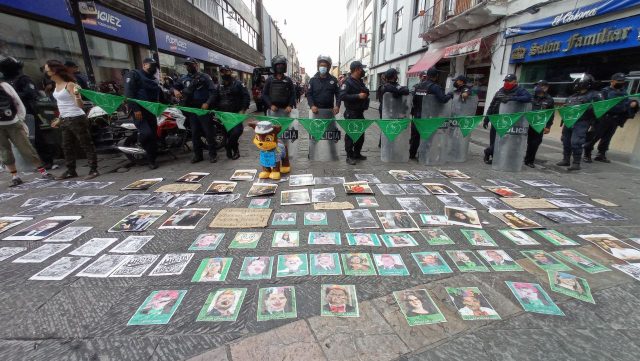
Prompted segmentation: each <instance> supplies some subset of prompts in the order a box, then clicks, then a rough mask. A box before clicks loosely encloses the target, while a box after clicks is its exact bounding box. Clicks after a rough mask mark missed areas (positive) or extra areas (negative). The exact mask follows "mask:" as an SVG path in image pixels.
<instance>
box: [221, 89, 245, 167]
mask: <svg viewBox="0 0 640 361" xmlns="http://www.w3.org/2000/svg"><path fill="white" fill-rule="evenodd" d="M250 102H251V98H250V95H249V91H248V90H247V87H245V86H244V84H243V83H242V82H241V81H239V80H232V81H231V82H230V83H228V84H227V83H225V82H224V81H222V82H220V84H219V85H218V87H217V88H216V90H215V92H214V101H213V108H214V109H215V110H218V111H221V112H229V113H239V112H240V111H243V110H247V109H248V108H249V103H250ZM243 128H244V125H243V124H242V123H240V124H238V125H236V126H235V127H233V128H231V129H230V130H229V131H228V132H227V144H226V145H225V148H226V149H227V155H229V156H231V155H232V153H235V154H238V155H239V154H240V152H239V149H238V148H239V144H238V139H240V136H241V135H242V132H243V130H244V129H243Z"/></svg>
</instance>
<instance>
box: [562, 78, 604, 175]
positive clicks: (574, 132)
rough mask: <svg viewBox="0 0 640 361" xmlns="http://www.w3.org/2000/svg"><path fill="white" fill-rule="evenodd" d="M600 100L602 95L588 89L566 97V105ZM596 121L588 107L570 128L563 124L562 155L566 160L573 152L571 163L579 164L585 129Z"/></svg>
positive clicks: (585, 133) (585, 135)
mask: <svg viewBox="0 0 640 361" xmlns="http://www.w3.org/2000/svg"><path fill="white" fill-rule="evenodd" d="M599 100H602V96H601V95H600V93H598V92H597V91H595V90H588V91H587V92H586V93H582V94H581V93H575V94H573V95H571V96H570V97H569V98H567V102H566V105H578V104H585V103H591V102H597V101H599ZM595 121H596V115H595V114H594V113H593V109H592V108H591V107H589V108H588V109H587V111H586V112H584V114H582V116H581V117H580V119H578V121H577V122H576V123H575V124H574V125H573V127H572V128H567V126H566V125H565V126H564V127H563V128H562V155H563V158H564V160H566V161H568V160H569V157H570V156H571V155H572V154H573V163H576V164H580V161H581V160H582V147H583V146H584V143H585V141H586V137H587V130H588V129H589V127H590V126H592V125H593V124H594V122H595Z"/></svg>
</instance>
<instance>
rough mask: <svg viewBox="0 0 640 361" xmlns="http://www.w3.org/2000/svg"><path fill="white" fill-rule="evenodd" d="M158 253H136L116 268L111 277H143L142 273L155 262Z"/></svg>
mask: <svg viewBox="0 0 640 361" xmlns="http://www.w3.org/2000/svg"><path fill="white" fill-rule="evenodd" d="M158 257H159V255H157V254H135V255H132V256H131V257H129V259H128V260H127V261H126V262H125V263H123V264H122V265H121V266H120V267H118V268H116V270H115V271H113V273H111V274H110V275H109V277H142V275H143V274H144V273H145V272H146V271H147V270H148V269H149V268H150V267H151V266H152V265H153V264H154V263H155V261H156V260H157V259H158Z"/></svg>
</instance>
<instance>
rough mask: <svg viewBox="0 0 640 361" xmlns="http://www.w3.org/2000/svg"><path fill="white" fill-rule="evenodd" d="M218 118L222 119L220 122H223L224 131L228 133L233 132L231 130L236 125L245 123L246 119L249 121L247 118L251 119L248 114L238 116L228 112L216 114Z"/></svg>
mask: <svg viewBox="0 0 640 361" xmlns="http://www.w3.org/2000/svg"><path fill="white" fill-rule="evenodd" d="M216 116H217V117H218V119H220V121H221V122H222V125H223V126H224V129H226V130H227V132H228V131H230V130H231V128H233V127H235V126H236V125H238V124H240V123H242V122H244V120H245V119H247V117H249V116H248V115H246V114H236V113H227V112H216Z"/></svg>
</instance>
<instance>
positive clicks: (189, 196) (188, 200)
mask: <svg viewBox="0 0 640 361" xmlns="http://www.w3.org/2000/svg"><path fill="white" fill-rule="evenodd" d="M202 197H204V195H202V194H194V193H185V194H180V195H179V196H177V197H176V198H175V199H174V200H172V201H171V203H169V204H168V205H167V207H169V208H184V207H188V206H190V205H192V204H196V203H198V202H200V200H201V199H202Z"/></svg>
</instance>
